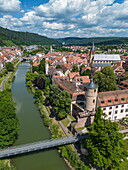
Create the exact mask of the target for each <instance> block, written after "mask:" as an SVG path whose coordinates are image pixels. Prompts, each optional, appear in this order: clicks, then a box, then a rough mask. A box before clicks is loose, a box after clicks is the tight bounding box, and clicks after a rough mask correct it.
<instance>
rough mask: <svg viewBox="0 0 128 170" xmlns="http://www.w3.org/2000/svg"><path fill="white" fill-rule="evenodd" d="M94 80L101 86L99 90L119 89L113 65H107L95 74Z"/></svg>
mask: <svg viewBox="0 0 128 170" xmlns="http://www.w3.org/2000/svg"><path fill="white" fill-rule="evenodd" d="M94 82H95V83H96V84H97V85H98V86H99V88H98V90H99V92H105V91H114V90H117V85H116V76H115V74H114V70H113V68H112V67H111V66H105V67H104V68H102V69H101V71H100V72H96V73H95V74H94Z"/></svg>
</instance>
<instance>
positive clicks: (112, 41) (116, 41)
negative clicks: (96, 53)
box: [56, 37, 128, 45]
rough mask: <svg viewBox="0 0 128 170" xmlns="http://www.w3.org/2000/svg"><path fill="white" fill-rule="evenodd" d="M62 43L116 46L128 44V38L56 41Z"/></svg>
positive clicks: (69, 38)
mask: <svg viewBox="0 0 128 170" xmlns="http://www.w3.org/2000/svg"><path fill="white" fill-rule="evenodd" d="M56 40H57V41H58V42H60V43H63V42H64V43H65V45H91V44H92V42H93V40H94V42H95V44H96V45H114V44H124V43H128V37H96V38H77V37H68V38H59V39H56Z"/></svg>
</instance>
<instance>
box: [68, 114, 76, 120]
mask: <svg viewBox="0 0 128 170" xmlns="http://www.w3.org/2000/svg"><path fill="white" fill-rule="evenodd" d="M68 116H69V117H70V119H72V121H76V119H75V118H74V117H73V116H72V115H68Z"/></svg>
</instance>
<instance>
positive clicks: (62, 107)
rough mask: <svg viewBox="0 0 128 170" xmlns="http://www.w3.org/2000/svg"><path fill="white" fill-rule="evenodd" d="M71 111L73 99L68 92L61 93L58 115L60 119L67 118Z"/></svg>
mask: <svg viewBox="0 0 128 170" xmlns="http://www.w3.org/2000/svg"><path fill="white" fill-rule="evenodd" d="M70 109H71V97H70V94H69V93H68V92H67V91H65V90H64V91H61V93H60V95H59V102H58V105H57V109H56V113H57V114H58V117H59V118H60V119H64V118H65V117H67V115H68V114H69V112H70Z"/></svg>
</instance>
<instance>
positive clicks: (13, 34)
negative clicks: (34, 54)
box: [0, 27, 60, 46]
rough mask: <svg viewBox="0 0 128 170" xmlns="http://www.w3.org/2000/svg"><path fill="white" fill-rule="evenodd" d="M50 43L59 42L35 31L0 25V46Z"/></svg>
mask: <svg viewBox="0 0 128 170" xmlns="http://www.w3.org/2000/svg"><path fill="white" fill-rule="evenodd" d="M52 44H60V43H59V42H57V41H56V40H53V39H50V38H48V37H45V36H41V35H38V34H35V33H29V32H18V31H12V30H9V29H6V28H2V27H0V46H15V45H18V46H19V45H52Z"/></svg>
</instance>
